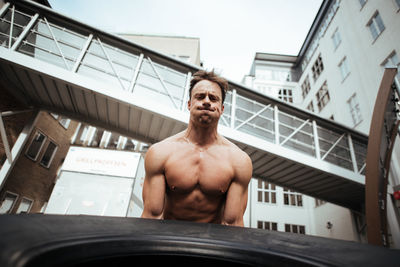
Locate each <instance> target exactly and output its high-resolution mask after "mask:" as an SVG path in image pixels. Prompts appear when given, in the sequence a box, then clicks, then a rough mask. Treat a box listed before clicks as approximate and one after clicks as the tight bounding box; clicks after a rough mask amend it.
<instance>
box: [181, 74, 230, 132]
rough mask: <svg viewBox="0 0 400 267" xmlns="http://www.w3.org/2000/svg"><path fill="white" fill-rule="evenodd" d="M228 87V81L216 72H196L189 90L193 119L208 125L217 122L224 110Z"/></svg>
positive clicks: (189, 105)
mask: <svg viewBox="0 0 400 267" xmlns="http://www.w3.org/2000/svg"><path fill="white" fill-rule="evenodd" d="M227 89H228V82H227V81H226V80H225V79H223V78H221V77H219V76H217V75H216V74H215V73H214V72H206V71H199V72H196V73H195V74H194V75H193V79H192V81H191V82H190V90H189V94H190V95H189V97H190V98H189V101H188V109H189V110H190V115H191V121H193V122H194V123H196V124H197V125H202V126H206V127H208V125H215V124H217V123H218V120H219V118H220V117H221V115H222V112H223V111H224V105H223V102H224V100H225V94H226V90H227ZM198 123H200V124H198Z"/></svg>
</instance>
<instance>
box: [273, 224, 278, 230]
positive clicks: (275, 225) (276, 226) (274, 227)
mask: <svg viewBox="0 0 400 267" xmlns="http://www.w3.org/2000/svg"><path fill="white" fill-rule="evenodd" d="M272 230H274V231H277V230H278V224H277V223H272Z"/></svg>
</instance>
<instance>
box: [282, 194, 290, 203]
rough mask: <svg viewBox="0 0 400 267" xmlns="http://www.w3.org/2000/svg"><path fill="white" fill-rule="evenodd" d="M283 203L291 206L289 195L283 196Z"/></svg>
mask: <svg viewBox="0 0 400 267" xmlns="http://www.w3.org/2000/svg"><path fill="white" fill-rule="evenodd" d="M283 203H285V205H289V196H288V194H283Z"/></svg>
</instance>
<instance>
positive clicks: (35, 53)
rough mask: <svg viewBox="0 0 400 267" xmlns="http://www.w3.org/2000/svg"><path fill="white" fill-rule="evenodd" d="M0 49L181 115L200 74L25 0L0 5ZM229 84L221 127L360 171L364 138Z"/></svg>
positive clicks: (343, 127) (364, 147)
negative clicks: (194, 76)
mask: <svg viewBox="0 0 400 267" xmlns="http://www.w3.org/2000/svg"><path fill="white" fill-rule="evenodd" d="M0 45H1V46H3V47H6V48H8V49H10V50H13V51H17V52H19V53H22V54H25V55H28V56H30V57H33V58H36V59H38V60H41V61H45V62H48V63H50V64H54V65H56V66H58V67H61V68H64V69H67V70H70V71H71V72H76V73H79V74H82V75H85V76H89V77H92V78H94V79H96V80H100V81H103V82H104V83H109V84H111V85H112V87H113V88H115V90H124V91H129V92H131V93H132V94H133V95H140V96H142V97H143V96H146V97H148V98H149V99H153V100H154V99H156V100H158V102H159V103H160V105H167V106H168V107H170V108H173V109H176V110H179V111H181V112H187V111H186V102H187V99H188V89H189V88H188V87H189V81H190V79H191V75H192V73H193V72H195V71H196V70H199V69H200V68H198V67H197V66H194V65H190V64H187V63H185V62H183V61H179V60H177V59H174V58H172V57H169V56H167V55H163V54H160V53H158V52H156V51H153V50H151V49H148V48H146V47H142V46H140V45H138V44H135V43H132V42H130V41H128V40H125V39H122V38H121V37H118V36H114V35H111V34H108V33H105V32H101V31H99V30H97V29H94V28H91V27H90V26H87V25H84V24H82V23H79V22H76V21H73V20H72V19H70V18H68V17H65V16H63V15H61V14H58V13H57V12H55V11H53V10H51V9H49V8H46V7H43V6H40V5H39V4H37V3H34V2H31V1H25V2H22V3H20V2H18V3H15V4H9V3H6V4H5V5H4V6H3V7H2V9H1V10H0ZM229 83H230V88H231V89H232V90H231V91H230V92H228V94H227V96H226V100H225V103H224V105H225V111H224V114H223V116H222V118H221V120H220V124H221V125H224V126H226V127H230V128H232V129H234V130H237V131H240V132H243V133H246V134H249V135H252V136H256V137H258V138H260V139H262V140H266V141H269V142H271V143H274V144H276V145H279V146H282V147H285V148H289V149H292V150H295V151H298V152H301V153H304V154H306V155H309V156H312V157H315V158H317V159H318V160H321V161H325V162H329V163H331V164H334V165H337V166H340V167H343V168H345V169H348V170H351V171H353V172H355V173H359V174H364V170H365V158H366V151H367V139H368V138H367V137H366V136H365V135H363V134H361V133H358V132H355V131H353V130H351V129H349V128H347V127H345V126H342V125H340V124H337V123H334V122H331V121H328V120H326V119H323V118H320V117H318V116H316V115H314V114H311V113H309V112H307V111H304V110H301V109H299V108H296V107H293V106H290V105H288V104H286V103H284V102H281V101H278V100H275V99H273V98H269V97H266V96H263V95H261V94H259V93H257V92H255V91H253V90H252V89H250V88H246V87H245V86H243V85H240V84H236V83H233V82H229Z"/></svg>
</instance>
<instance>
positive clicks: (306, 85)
mask: <svg viewBox="0 0 400 267" xmlns="http://www.w3.org/2000/svg"><path fill="white" fill-rule="evenodd" d="M310 91H311V83H310V77H309V75H308V74H307V76H306V78H305V79H304V81H303V83H302V84H301V94H302V96H303V99H305V98H306V97H307V95H308V93H309V92H310Z"/></svg>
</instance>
